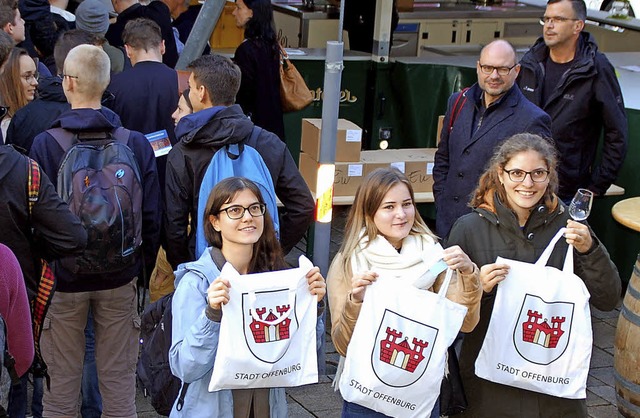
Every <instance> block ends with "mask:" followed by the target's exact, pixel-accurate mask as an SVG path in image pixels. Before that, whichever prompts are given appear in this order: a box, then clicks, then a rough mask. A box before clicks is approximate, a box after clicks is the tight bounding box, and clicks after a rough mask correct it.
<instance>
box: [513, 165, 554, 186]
mask: <svg viewBox="0 0 640 418" xmlns="http://www.w3.org/2000/svg"><path fill="white" fill-rule="evenodd" d="M503 171H504V172H505V173H507V175H508V176H509V180H511V181H513V182H516V183H522V182H523V181H524V179H526V178H527V174H528V175H529V177H531V181H533V182H534V183H544V182H545V181H547V178H548V177H549V170H544V169H542V168H539V169H537V170H533V171H524V170H520V169H519V168H514V169H512V170H506V169H504V170H503Z"/></svg>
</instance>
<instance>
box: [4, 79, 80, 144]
mask: <svg viewBox="0 0 640 418" xmlns="http://www.w3.org/2000/svg"><path fill="white" fill-rule="evenodd" d="M69 109H70V106H69V103H67V97H66V96H65V95H64V91H63V89H62V79H61V78H60V77H58V76H53V77H46V78H41V79H40V81H39V82H38V98H37V99H35V100H33V101H32V102H30V103H28V104H27V105H26V106H24V107H23V108H22V109H20V110H18V111H17V112H16V114H15V115H13V117H12V118H11V124H10V125H9V129H8V130H7V143H8V144H14V145H16V146H18V147H20V148H21V149H22V150H24V151H25V154H29V151H30V150H31V144H33V138H35V137H36V136H37V135H38V134H40V133H41V132H44V131H45V130H47V129H49V128H50V127H51V124H52V123H53V121H54V120H56V119H57V118H58V116H60V115H61V114H62V113H63V112H66V111H67V110H69Z"/></svg>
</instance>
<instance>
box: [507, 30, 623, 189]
mask: <svg viewBox="0 0 640 418" xmlns="http://www.w3.org/2000/svg"><path fill="white" fill-rule="evenodd" d="M548 56H549V48H548V47H547V46H546V45H545V43H544V39H543V38H540V39H538V40H537V41H536V43H535V44H534V45H533V46H532V47H531V49H530V50H529V51H528V52H527V53H526V54H525V55H524V56H523V57H522V60H521V61H520V64H521V66H522V68H521V70H520V74H519V76H518V85H519V86H520V88H521V89H522V92H523V94H524V95H525V97H527V99H529V100H531V101H532V102H533V103H535V104H536V105H538V106H540V108H542V110H544V111H545V112H547V113H548V114H549V116H551V120H552V124H551V125H552V126H551V130H552V133H553V139H554V140H555V143H556V148H557V149H558V154H559V157H560V161H559V163H558V176H559V178H560V190H559V192H558V195H559V196H560V198H562V199H563V200H566V199H570V198H571V197H573V194H574V193H575V192H576V190H577V189H578V188H580V187H583V188H588V189H589V190H591V191H593V192H595V193H596V194H599V195H604V193H605V192H606V191H607V189H608V188H609V186H610V185H611V184H612V183H613V182H614V181H615V179H616V177H617V176H618V173H619V171H620V168H621V167H622V164H623V162H624V158H625V155H626V153H627V129H628V128H627V117H626V114H625V110H624V101H623V99H622V92H621V91H620V85H619V84H618V80H617V78H616V74H615V70H614V69H613V66H612V65H611V63H610V62H609V60H608V59H607V57H605V56H604V54H602V53H600V52H598V46H597V45H596V43H595V40H594V38H593V36H591V34H589V33H587V32H581V33H580V38H579V40H578V46H577V50H576V54H575V58H574V60H573V64H572V65H571V68H570V69H569V70H568V71H567V72H566V73H565V74H563V75H562V77H561V78H560V81H559V82H558V86H557V87H556V88H555V89H554V90H553V91H554V92H553V94H552V95H551V96H550V97H549V98H547V100H546V102H545V103H543V102H542V90H543V87H544V78H545V62H546V60H547V58H548ZM603 129H604V143H603V146H602V157H601V160H600V163H599V164H598V165H596V164H595V163H596V152H597V149H598V144H599V142H600V136H601V134H602V131H603Z"/></svg>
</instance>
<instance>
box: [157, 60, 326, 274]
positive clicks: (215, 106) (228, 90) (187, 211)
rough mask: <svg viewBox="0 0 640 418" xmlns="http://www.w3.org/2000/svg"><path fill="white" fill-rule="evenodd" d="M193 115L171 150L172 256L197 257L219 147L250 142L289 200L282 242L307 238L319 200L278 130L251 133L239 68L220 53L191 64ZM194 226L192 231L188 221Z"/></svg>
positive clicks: (175, 260) (168, 221)
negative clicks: (202, 204) (209, 174)
mask: <svg viewBox="0 0 640 418" xmlns="http://www.w3.org/2000/svg"><path fill="white" fill-rule="evenodd" d="M188 68H189V69H190V70H191V75H190V76H189V88H190V92H189V97H190V99H191V104H192V105H193V111H194V113H192V114H191V115H187V116H185V117H183V118H182V119H180V122H179V123H178V126H177V127H176V136H177V137H178V138H180V141H179V142H178V144H176V146H174V147H173V149H172V150H171V152H169V158H168V161H167V177H166V182H167V184H166V192H165V197H166V218H165V231H166V245H167V247H166V251H167V260H168V261H169V263H170V264H171V265H172V266H173V267H174V268H176V267H177V265H178V264H180V263H184V262H187V261H193V260H195V232H196V228H197V225H198V224H199V222H200V219H197V210H198V195H199V192H200V183H201V182H202V179H203V177H204V173H205V171H206V169H207V167H208V165H209V162H210V161H211V157H213V155H214V154H215V152H216V151H218V149H220V148H221V147H222V146H224V145H227V144H237V143H245V144H247V145H250V146H251V147H253V148H255V149H256V150H257V151H258V152H259V153H260V155H261V156H262V158H263V160H264V162H265V164H266V165H267V168H268V169H269V172H270V173H271V178H272V180H273V185H274V187H275V191H276V194H277V196H278V198H279V199H280V201H281V202H282V204H283V205H284V208H283V211H282V212H281V219H282V220H281V228H280V243H281V245H282V248H283V250H284V252H285V253H287V252H289V251H290V250H291V249H292V248H293V246H294V245H295V244H296V243H297V242H298V241H299V240H300V238H302V236H303V235H304V233H305V231H306V230H307V227H308V226H309V224H310V223H311V221H312V219H313V209H314V203H313V198H312V197H311V192H310V191H309V188H308V187H307V185H306V184H305V182H304V180H303V178H302V176H301V175H300V172H299V171H298V168H297V167H296V164H295V162H294V161H293V157H292V156H291V153H289V150H288V149H287V147H286V145H285V144H284V142H282V141H281V140H280V139H279V138H278V137H277V136H276V135H275V134H273V133H271V132H268V131H265V130H262V132H261V133H260V134H259V135H258V137H257V139H255V140H252V139H251V138H250V136H251V132H252V130H253V126H254V125H253V123H252V122H251V120H249V119H248V118H247V117H246V116H245V115H244V113H243V112H242V109H241V108H240V106H238V105H234V104H233V103H234V101H235V96H236V94H237V92H238V88H239V86H240V69H239V68H238V66H236V65H235V64H234V63H233V62H231V60H230V59H228V58H225V57H222V56H220V55H205V56H203V57H200V58H198V59H196V60H195V61H193V62H192V63H191V64H190V65H189V67H188ZM189 225H190V226H191V231H190V233H189V234H187V227H188V226H189Z"/></svg>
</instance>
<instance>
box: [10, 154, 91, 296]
mask: <svg viewBox="0 0 640 418" xmlns="http://www.w3.org/2000/svg"><path fill="white" fill-rule="evenodd" d="M28 164H29V163H28V158H27V157H26V156H24V155H22V154H20V153H19V152H18V151H16V150H15V149H13V147H11V146H9V145H2V146H0V231H2V234H0V242H1V243H3V244H4V245H6V246H7V247H9V248H10V249H11V251H13V253H14V254H15V255H16V258H17V259H18V261H19V262H20V267H21V269H22V274H23V275H24V281H25V284H26V285H27V293H28V295H29V299H30V300H32V299H33V298H34V297H35V295H36V293H37V290H38V282H39V281H40V267H41V266H40V258H44V259H46V260H49V261H51V260H53V259H56V258H60V257H63V256H71V255H78V254H80V253H82V250H83V249H84V247H85V246H86V244H87V232H86V231H85V229H84V228H83V226H82V224H81V223H80V219H78V217H77V216H76V215H74V214H73V213H71V211H69V206H67V204H66V203H64V202H63V201H62V199H60V196H58V193H56V190H55V188H54V187H53V184H51V181H50V180H49V178H48V177H47V176H46V174H45V173H44V172H43V170H42V169H41V170H40V174H41V176H40V193H39V194H38V201H37V202H36V203H35V204H34V206H33V210H32V212H31V215H29V200H28V193H27V184H28V173H29V168H28V167H29V166H28Z"/></svg>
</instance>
